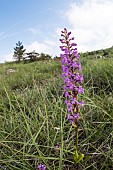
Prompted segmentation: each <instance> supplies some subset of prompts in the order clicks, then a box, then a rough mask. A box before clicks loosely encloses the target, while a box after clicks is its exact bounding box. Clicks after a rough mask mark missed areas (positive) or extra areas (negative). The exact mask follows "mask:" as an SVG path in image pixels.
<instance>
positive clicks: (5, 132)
mask: <svg viewBox="0 0 113 170" xmlns="http://www.w3.org/2000/svg"><path fill="white" fill-rule="evenodd" d="M81 63H82V67H83V71H82V72H83V74H84V89H85V93H84V94H82V95H81V96H80V98H82V99H84V101H85V107H84V108H83V109H82V110H81V113H82V120H81V123H80V127H79V151H80V152H82V153H83V154H84V155H85V157H84V159H83V161H81V162H80V163H79V164H77V165H75V164H74V161H73V155H72V154H71V153H72V152H73V148H74V147H73V146H74V142H75V140H73V139H75V132H74V130H73V127H72V126H70V124H69V121H68V120H67V108H66V105H65V102H64V100H65V99H64V91H63V79H62V77H61V73H62V69H61V62H60V61H59V60H56V61H55V60H53V59H51V61H50V62H48V61H37V62H32V63H26V64H24V63H21V64H16V63H6V64H1V65H0V169H1V170H36V169H37V166H38V164H39V163H43V164H45V165H46V167H47V170H112V169H113V59H112V58H107V59H89V60H88V59H85V57H81ZM9 68H13V69H15V70H16V71H15V73H10V74H8V75H7V74H6V69H9ZM56 146H58V147H56Z"/></svg>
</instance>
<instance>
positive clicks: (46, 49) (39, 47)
mask: <svg viewBox="0 0 113 170" xmlns="http://www.w3.org/2000/svg"><path fill="white" fill-rule="evenodd" d="M48 42H49V41H48ZM49 43H51V41H50V42H49ZM25 48H26V49H27V52H31V51H33V50H35V51H36V52H38V53H45V54H50V55H54V51H53V49H52V48H51V45H50V44H47V43H39V42H38V41H34V42H32V43H31V44H29V45H26V47H25Z"/></svg>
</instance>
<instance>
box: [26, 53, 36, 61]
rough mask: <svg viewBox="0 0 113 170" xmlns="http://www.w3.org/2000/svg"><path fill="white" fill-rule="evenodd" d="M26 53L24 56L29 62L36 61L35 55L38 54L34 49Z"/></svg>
mask: <svg viewBox="0 0 113 170" xmlns="http://www.w3.org/2000/svg"><path fill="white" fill-rule="evenodd" d="M26 54H27V57H26V58H28V59H30V61H31V62H33V61H36V59H37V56H39V54H38V53H37V52H35V50H34V51H32V52H29V53H26Z"/></svg>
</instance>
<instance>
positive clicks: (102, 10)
mask: <svg viewBox="0 0 113 170" xmlns="http://www.w3.org/2000/svg"><path fill="white" fill-rule="evenodd" d="M65 16H66V18H67V20H68V22H69V24H71V29H70V30H71V31H72V33H73V36H74V37H75V39H76V41H77V43H78V50H80V51H91V50H96V49H101V48H106V47H111V46H112V45H113V19H112V17H113V0H106V1H104V0H84V1H82V2H81V3H79V4H77V3H73V4H71V6H70V8H69V10H68V11H67V12H66V14H65ZM58 31H59V30H58Z"/></svg>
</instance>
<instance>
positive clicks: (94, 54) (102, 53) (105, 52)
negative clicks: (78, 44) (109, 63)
mask: <svg viewBox="0 0 113 170" xmlns="http://www.w3.org/2000/svg"><path fill="white" fill-rule="evenodd" d="M81 55H82V56H83V57H88V58H90V59H93V58H113V46H112V47H110V48H106V49H101V50H95V51H91V52H85V53H81Z"/></svg>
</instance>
